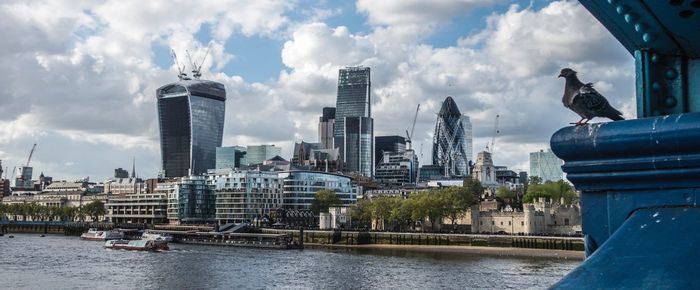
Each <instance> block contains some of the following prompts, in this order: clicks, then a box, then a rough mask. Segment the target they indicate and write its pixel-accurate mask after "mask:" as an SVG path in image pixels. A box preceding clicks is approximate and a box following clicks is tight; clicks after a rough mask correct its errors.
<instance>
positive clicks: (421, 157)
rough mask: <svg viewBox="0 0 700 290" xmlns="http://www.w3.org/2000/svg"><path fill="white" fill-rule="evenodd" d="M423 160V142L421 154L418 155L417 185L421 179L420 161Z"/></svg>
mask: <svg viewBox="0 0 700 290" xmlns="http://www.w3.org/2000/svg"><path fill="white" fill-rule="evenodd" d="M421 160H423V143H422V142H421V143H420V154H419V155H418V172H417V173H416V182H415V183H416V185H418V181H419V180H420V162H421Z"/></svg>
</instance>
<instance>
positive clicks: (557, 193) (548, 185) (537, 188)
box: [523, 180, 577, 204]
mask: <svg viewBox="0 0 700 290" xmlns="http://www.w3.org/2000/svg"><path fill="white" fill-rule="evenodd" d="M537 198H545V199H547V200H550V201H552V202H559V201H560V200H561V199H562V198H563V199H564V204H572V203H574V202H575V201H576V199H577V196H576V192H574V189H573V187H571V185H570V184H569V183H567V182H566V181H564V180H559V181H557V182H545V183H544V184H537V185H531V186H529V187H528V189H527V193H526V194H525V196H524V197H523V203H531V202H533V201H534V200H535V199H537Z"/></svg>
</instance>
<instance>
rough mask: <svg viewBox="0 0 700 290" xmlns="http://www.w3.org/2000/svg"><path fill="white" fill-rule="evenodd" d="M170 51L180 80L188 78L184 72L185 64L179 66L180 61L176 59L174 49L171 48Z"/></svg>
mask: <svg viewBox="0 0 700 290" xmlns="http://www.w3.org/2000/svg"><path fill="white" fill-rule="evenodd" d="M170 52H172V57H173V62H175V66H177V77H178V78H179V79H180V80H189V79H190V78H189V77H188V76H187V74H186V73H185V65H182V66H180V62H179V61H178V60H177V54H175V50H172V49H171V50H170Z"/></svg>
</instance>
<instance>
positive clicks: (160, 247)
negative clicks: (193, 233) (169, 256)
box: [105, 239, 168, 251]
mask: <svg viewBox="0 0 700 290" xmlns="http://www.w3.org/2000/svg"><path fill="white" fill-rule="evenodd" d="M105 248H107V249H115V250H130V251H164V250H168V243H167V242H165V241H154V240H131V241H129V240H121V239H119V240H109V241H106V242H105Z"/></svg>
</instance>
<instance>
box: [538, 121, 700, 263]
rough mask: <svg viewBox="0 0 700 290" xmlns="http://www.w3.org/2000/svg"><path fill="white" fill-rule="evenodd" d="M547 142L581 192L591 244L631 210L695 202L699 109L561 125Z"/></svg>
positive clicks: (698, 179)
mask: <svg viewBox="0 0 700 290" xmlns="http://www.w3.org/2000/svg"><path fill="white" fill-rule="evenodd" d="M551 146H552V150H553V151H554V153H555V154H556V155H557V156H559V158H562V159H563V160H565V161H566V163H565V164H564V166H562V169H563V170H564V172H566V173H567V178H568V179H569V180H570V181H571V182H572V183H573V184H574V185H575V186H576V188H577V189H578V190H580V191H581V211H582V223H583V225H582V226H583V232H584V233H585V234H586V235H587V238H586V240H587V241H588V242H592V243H593V244H594V245H602V244H603V243H605V242H606V241H607V239H608V238H609V237H610V236H611V235H612V234H613V233H614V232H615V231H616V230H617V229H618V228H619V227H620V226H621V225H622V223H624V221H625V220H626V219H627V217H628V216H629V215H630V214H631V213H632V212H633V211H634V210H636V209H639V208H646V207H664V206H691V205H695V203H696V193H695V192H696V191H697V190H698V189H699V188H700V113H687V114H678V115H670V116H664V117H654V118H646V119H638V120H628V121H619V122H608V123H601V124H592V125H589V126H584V127H566V128H563V129H561V130H559V131H558V132H557V133H555V134H554V136H552V140H551ZM595 248H596V247H595V246H589V249H588V250H590V251H591V252H592V251H594V250H595Z"/></svg>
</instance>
